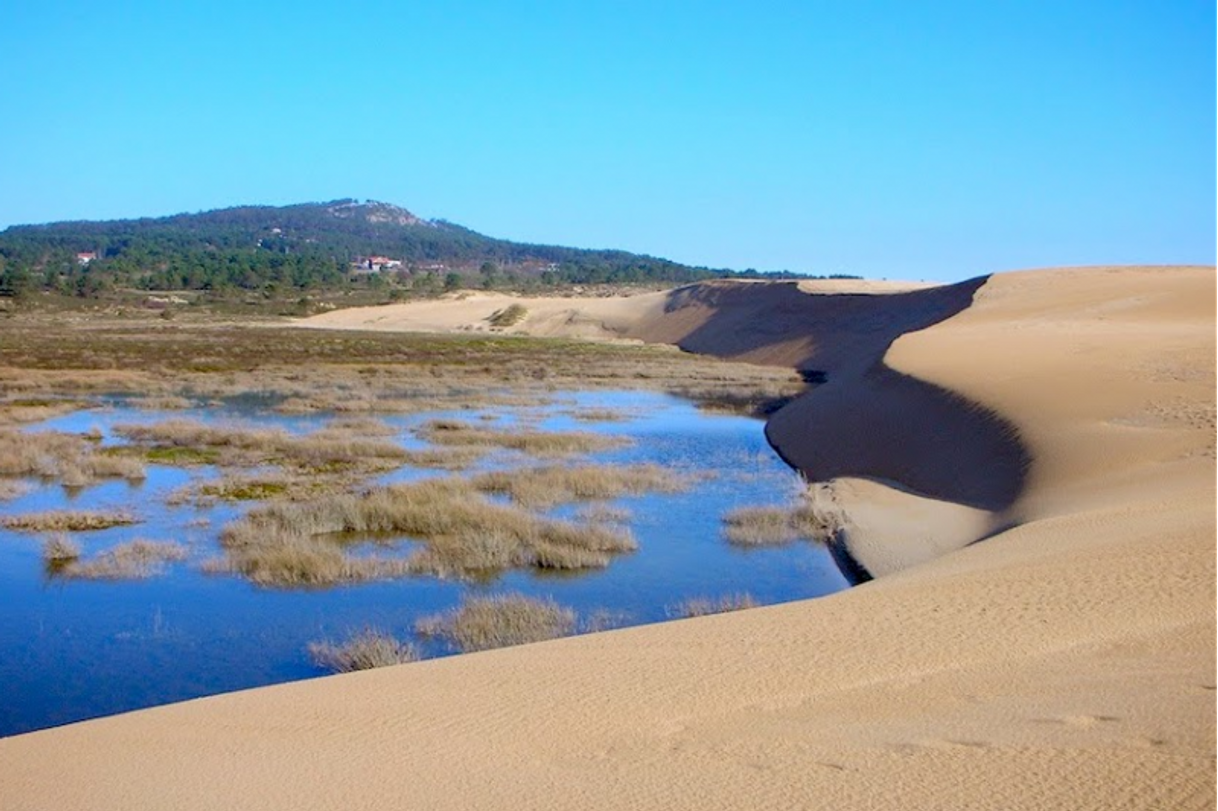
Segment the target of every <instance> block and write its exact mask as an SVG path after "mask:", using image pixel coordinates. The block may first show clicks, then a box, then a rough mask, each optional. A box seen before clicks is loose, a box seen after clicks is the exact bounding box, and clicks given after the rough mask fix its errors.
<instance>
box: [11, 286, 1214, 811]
mask: <svg viewBox="0 0 1218 811" xmlns="http://www.w3.org/2000/svg"><path fill="white" fill-rule="evenodd" d="M1214 303H1215V281H1214V270H1213V268H1163V269H1160V268H1092V269H1081V270H1053V271H1036V272H1025V273H1012V274H1001V275H998V276H994V277H991V278H988V279H980V280H976V281H974V282H970V283H965V284H963V285H956V286H951V287H944V288H934V289H928V290H922V291H907V292H898V293H893V294H891V295H884V296H862V295H860V296H851V295H850V294H841V293H840V292H835V293H833V294H816V293H809V292H807V291H804V290H800V289H799V288H798V287H796V286H794V285H778V286H770V287H766V286H739V285H737V286H732V285H711V286H709V287H701V288H695V289H688V290H685V291H681V292H679V293H678V294H676V295H674V296H669V297H659V298H656V299H654V300H647V301H646V302H645V303H644V302H641V301H640V302H634V303H633V304H630V305H628V306H627V305H623V304H621V303H620V302H619V303H617V304H616V305H613V306H618V307H622V313H621V314H620V315H619V316H616V318H619V319H620V320H612V318H611V317H610V316H604V317H602V316H601V315H600V314H599V313H598V314H596V316H595V317H593V318H591V321H592V322H593V323H595V322H597V321H602V322H604V323H605V324H606V325H608V326H607V331H608V332H611V333H613V334H615V335H622V336H626V337H637V338H640V339H643V338H646V339H651V340H658V339H663V340H667V341H670V342H673V343H678V344H680V345H682V346H685V347H687V348H690V349H697V350H698V351H706V352H712V353H715V354H722V355H727V356H733V357H745V358H749V359H752V360H755V361H758V362H772V363H787V364H790V365H795V366H798V367H800V368H802V369H804V370H806V371H808V372H809V373H811V372H816V373H817V375H818V376H819V377H823V378H824V380H825V381H826V382H825V383H824V385H822V386H820V387H819V388H817V389H815V390H813V391H812V392H810V393H809V394H807V395H805V396H804V397H803V398H801V399H800V400H798V401H796V402H795V403H793V404H792V405H791V406H788V408H787V409H786V410H784V411H783V412H780V413H779V414H778V415H777V416H776V417H775V418H774V420H773V421H772V422H771V424H770V426H769V435H770V437H771V440H772V441H773V442H774V443H775V445H776V446H777V447H778V448H779V450H780V451H781V452H782V453H783V455H784V456H785V457H786V458H788V459H789V460H791V461H792V462H793V463H795V464H797V465H799V466H800V467H801V468H802V469H804V470H805V471H806V472H807V473H808V474H809V476H810V477H811V478H813V479H816V480H819V481H823V482H824V483H825V485H824V486H825V487H826V488H828V490H829V491H830V492H831V493H832V494H833V495H834V497H836V498H838V499H839V501H840V503H841V504H842V506H844V507H845V508H846V510H847V512H848V513H849V514H850V515H852V516H853V517H854V520H853V526H852V527H851V528H850V535H851V537H850V539H849V543H850V548H851V550H852V551H853V552H854V553H855V554H856V555H857V556H858V557H859V559H860V560H862V561H863V562H864V564H865V565H868V566H869V568H872V569H873V571H876V572H877V573H880V574H881V575H882V576H880V577H879V578H878V579H876V580H874V581H873V582H870V583H867V584H865V585H862V586H859V587H857V588H855V589H852V590H850V591H848V592H844V593H841V594H837V595H834V596H831V597H827V598H822V599H819V600H815V601H809V602H801V603H792V604H788V605H783V606H774V607H769V608H763V609H756V610H751V611H747V612H740V613H736V614H730V615H721V616H713V617H704V618H699V619H695V620H687V621H681V622H674V623H669V624H665V625H659V626H650V627H643V628H634V629H626V630H622V631H615V632H611V633H606V634H601V635H596V636H590V637H581V638H576V639H568V640H559V641H556V642H549V643H542V644H539V645H533V646H527V647H523V648H517V649H509V650H501V651H491V652H488V653H482V654H475V655H470V656H465V657H460V658H458V659H447V660H442V661H433V662H425V663H421V664H415V665H407V666H403V667H398V668H391V669H386V670H381V671H374V672H369V673H363V674H353V675H347V676H338V677H334V678H329V679H320V680H315V681H310V682H304V683H297V684H290V685H283V686H278V687H272V688H266V689H262V690H255V691H249V692H245V693H239V694H233V695H228V696H220V697H215V698H209V699H202V700H198V701H192V702H187V703H185V704H179V705H174V706H169V707H163V708H158V709H153V710H147V711H143V712H138V713H133V714H130V715H125V716H119V717H115V718H108V719H101V720H97V721H90V722H86V723H82V724H76V725H72V726H69V727H65V728H62V729H58V730H49V731H45V732H38V733H33V734H29V735H23V736H18V737H16V738H10V739H5V740H0V798H3V800H4V802H3V807H4V808H6V809H9V808H12V809H69V808H98V809H102V808H107V809H111V808H157V809H159V808H184V809H190V808H200V809H204V808H207V809H211V808H251V809H262V808H266V809H272V808H276V809H282V808H292V809H297V808H306V809H308V808H399V807H424V808H516V807H520V808H623V807H644V808H690V809H707V808H712V809H713V808H723V809H729V808H731V809H735V808H773V809H780V808H781V809H788V808H811V807H826V808H880V809H932V808H933V809H939V808H993V809H1011V808H1020V809H1063V810H1064V809H1092V808H1093V809H1109V808H1138V809H1143V808H1144V809H1157V808H1172V809H1189V808H1213V807H1215V793H1214V791H1215V780H1214V776H1215V772H1214V755H1215V735H1214V732H1215V703H1214V696H1215V693H1214V689H1215V668H1214V663H1215V548H1214V542H1215V450H1214V436H1215V428H1214V426H1215V418H1214V413H1215V396H1214V395H1215V342H1214V338H1215V306H1214ZM568 306H570V305H569V304H568ZM581 306H582V305H581ZM576 309H578V308H576ZM610 309H611V307H610ZM742 313H748V315H742ZM339 315H340V314H333V316H334V317H335V318H337V317H338V316H339ZM348 317H350V316H348ZM606 319H608V320H606ZM575 321H576V322H578V321H579V317H578V316H577V318H576V319H575ZM331 326H333V324H331ZM903 522H909V523H911V525H912V529H911V530H910V531H907V532H902V531H900V530H901V528H902V523H903ZM980 536H986V537H985V539H984V540H982V541H980V542H977V543H969V542H970V541H972V540H974V539H975V538H977V537H980Z"/></svg>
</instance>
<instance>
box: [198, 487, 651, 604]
mask: <svg viewBox="0 0 1218 811" xmlns="http://www.w3.org/2000/svg"><path fill="white" fill-rule="evenodd" d="M361 539H371V540H373V541H375V542H378V543H380V544H381V545H382V546H385V545H388V546H391V547H392V546H397V545H399V544H400V541H402V540H404V539H411V540H414V541H416V542H421V543H423V544H424V546H423V548H421V549H418V550H417V551H416V552H414V554H412V555H411V556H410V557H408V558H401V557H390V558H382V557H377V556H367V557H356V556H354V555H352V554H350V553H349V547H351V546H352V541H353V540H354V541H358V540H361ZM220 542H221V545H222V546H223V548H224V550H225V555H226V563H225V564H223V565H222V564H219V563H213V564H211V565H210V569H211V570H212V571H217V570H221V569H224V568H227V570H229V571H233V572H238V573H241V574H243V575H244V576H246V577H248V578H249V579H250V580H252V581H254V582H255V583H259V584H263V585H280V586H292V585H322V584H331V583H338V582H344V581H358V580H367V579H376V578H382V577H398V576H404V575H407V574H429V575H434V576H438V577H484V576H486V575H488V574H493V573H497V572H499V571H503V570H505V569H509V568H521V567H536V568H552V569H582V568H595V567H603V566H606V565H607V564H608V563H609V560H610V557H611V555H613V554H619V553H622V552H627V551H630V550H632V549H634V548H635V547H636V543H635V541H634V539H633V538H632V537H630V535H629V534H628V533H626V532H624V531H622V530H619V529H611V528H608V527H599V526H587V525H580V524H574V523H571V522H567V521H556V520H552V519H547V518H541V517H538V516H534V515H532V514H530V513H528V512H526V511H524V510H522V509H520V508H518V507H513V506H509V505H501V504H492V503H490V502H489V501H487V500H486V499H485V498H483V497H482V496H480V495H479V494H478V492H477V490H475V489H474V488H473V487H472V486H471V485H470V484H469V483H468V482H465V481H462V480H460V479H432V480H427V481H422V482H416V483H413V484H401V485H393V486H390V487H382V488H376V489H373V490H370V491H367V492H365V493H363V494H360V495H354V494H341V495H332V496H326V497H320V498H317V499H313V500H310V501H307V502H290V503H289V502H278V503H271V504H267V505H264V506H261V507H258V508H255V509H254V510H251V511H250V512H249V513H248V514H247V515H246V516H244V517H243V518H241V519H238V520H237V521H234V522H232V523H230V524H228V525H227V526H226V527H224V529H223V531H222V532H221V535H220Z"/></svg>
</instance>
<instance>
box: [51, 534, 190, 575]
mask: <svg viewBox="0 0 1218 811" xmlns="http://www.w3.org/2000/svg"><path fill="white" fill-rule="evenodd" d="M187 556H188V553H187V550H186V547H184V546H182V545H181V544H179V543H174V542H172V541H150V540H147V539H144V538H136V539H135V540H131V541H127V542H125V543H120V544H116V545H115V546H112V547H110V548H109V549H107V550H105V551H104V552H99V553H98V554H97V555H95V556H93V557H92V558H83V557H82V556H81V551H80V547H79V546H78V545H77V544H76V542H75V541H73V540H72V539H71V538H69V537H68V536H67V535H63V534H56V535H52V536H51V537H50V538H48V539H47V540H46V541H45V542H44V543H43V547H42V558H43V564H44V566H45V568H46V571H47V573H48V574H50V575H53V576H56V577H64V578H72V579H78V580H142V579H145V578H149V577H152V576H154V575H157V574H160V573H161V572H162V571H164V568H165V564H167V563H171V562H174V561H180V560H185V559H186V558H187Z"/></svg>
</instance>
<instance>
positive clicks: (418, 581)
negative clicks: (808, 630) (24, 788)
mask: <svg viewBox="0 0 1218 811" xmlns="http://www.w3.org/2000/svg"><path fill="white" fill-rule="evenodd" d="M332 417H333V415H330V414H311V415H305V416H284V415H280V414H276V413H274V412H272V411H270V410H266V409H264V408H261V407H260V406H259V405H257V404H254V405H251V404H249V403H245V404H240V405H231V406H223V407H208V408H199V409H187V410H182V411H172V412H149V411H142V410H137V409H134V408H132V407H130V404H127V403H124V402H122V401H113V402H111V403H110V404H109V405H107V406H106V407H103V408H99V409H89V410H83V411H79V412H76V413H73V414H70V415H67V416H64V417H59V418H56V419H52V420H48V421H46V422H44V423H40V424H37V425H33V426H29V427H28V428H26V429H25V430H28V431H43V430H50V429H54V430H58V431H65V432H80V433H83V432H94V433H95V434H97V433H100V436H101V444H102V446H103V447H106V446H111V445H118V444H123V442H124V441H125V440H123V439H122V438H121V437H119V436H117V435H115V434H114V433H113V428H114V426H116V425H121V424H130V423H151V422H158V421H161V420H165V419H183V418H185V419H194V420H199V421H206V422H217V423H222V422H231V421H233V420H234V419H239V420H240V421H241V422H242V423H243V424H245V425H253V426H257V427H262V428H268V427H273V428H280V429H283V430H285V431H289V432H292V433H296V434H299V433H303V432H308V431H314V430H317V429H318V428H321V427H323V426H324V425H326V424H327V423H328V422H329V421H330V420H331V418H332ZM437 417H444V418H451V417H457V418H460V419H465V420H471V421H480V422H483V423H485V424H487V425H490V426H494V427H497V428H505V427H506V428H511V427H512V426H513V425H517V424H519V425H527V426H529V427H530V428H531V429H536V430H547V431H571V430H580V431H592V432H598V433H604V434H609V435H615V436H623V437H627V438H629V439H630V440H631V442H630V444H629V445H627V446H625V447H622V448H619V449H615V450H610V451H603V452H598V453H591V454H585V455H583V456H580V457H578V458H577V459H575V460H572V461H576V462H579V463H593V464H636V463H653V464H658V465H661V466H663V467H666V468H670V469H672V470H674V471H676V472H678V473H685V474H694V475H693V476H692V477H691V478H692V479H693V483H692V485H691V486H690V487H689V488H688V489H687V490H685V491H683V492H679V493H671V494H648V495H642V496H629V497H624V498H618V499H614V500H612V501H610V502H606V503H607V504H609V505H611V506H613V507H620V508H625V509H626V510H629V513H630V516H631V517H630V519H629V521H628V526H629V528H630V530H631V532H632V533H633V535H634V537H635V538H636V539H637V540H638V545H639V546H638V549H637V551H634V552H631V553H627V554H623V555H618V556H615V557H614V558H613V559H612V561H611V562H610V563H609V565H608V566H607V567H606V568H604V569H595V570H589V571H580V572H578V573H572V572H564V573H561V574H555V573H547V572H545V571H541V570H511V571H507V572H505V573H503V574H501V575H499V576H498V577H496V578H494V579H493V580H490V581H489V582H465V581H459V580H441V579H436V578H433V577H424V576H416V577H409V578H403V579H394V580H384V581H374V582H367V583H359V584H350V585H341V586H336V587H330V588H313V589H284V588H266V587H260V586H256V585H253V584H251V583H250V582H248V581H247V580H245V579H243V578H241V577H240V576H238V575H234V574H206V573H204V572H203V571H201V570H200V567H199V564H200V562H201V561H203V560H205V559H207V558H214V557H215V556H216V555H217V553H218V549H219V546H218V537H219V534H220V531H221V528H222V527H223V526H224V524H225V523H227V522H229V521H232V520H234V519H236V518H238V517H240V516H241V515H242V514H243V513H244V512H246V511H248V510H249V509H251V508H252V507H254V506H255V503H252V502H245V503H228V502H220V503H218V504H215V505H213V506H204V507H201V506H197V505H191V504H179V505H177V506H171V505H170V504H167V503H166V498H167V496H169V494H170V493H173V492H174V491H176V490H179V489H180V488H182V487H184V486H186V485H188V484H191V483H198V482H201V481H206V480H210V479H216V478H218V477H219V476H220V475H221V474H220V472H219V471H218V470H217V469H216V468H213V467H196V468H186V469H183V468H176V467H168V466H161V465H155V464H150V465H148V468H147V473H148V476H147V479H146V480H144V481H142V482H138V483H127V482H125V481H113V480H108V481H104V482H102V483H100V484H96V485H94V486H90V487H86V488H83V489H79V490H75V489H67V488H64V487H63V486H61V485H60V484H58V483H53V484H48V483H45V482H40V481H39V480H37V479H29V480H27V482H28V483H29V485H30V489H29V490H28V491H27V492H25V493H24V494H22V495H20V496H19V497H17V498H13V499H10V500H9V501H7V502H0V515H15V514H21V513H30V512H39V511H44V510H52V509H73V510H87V509H94V510H96V509H120V508H121V509H127V510H130V511H133V512H135V513H136V514H137V515H138V516H139V518H141V519H142V522H141V523H139V524H137V525H135V526H123V527H114V528H111V529H105V530H99V531H91V532H78V533H73V539H74V540H76V541H77V542H78V543H79V544H80V545H81V546H82V547H83V549H84V551H85V553H86V554H87V555H93V554H95V553H97V552H99V551H103V550H105V549H107V548H109V547H111V546H113V545H114V544H116V543H119V542H123V541H127V540H131V539H133V538H153V539H157V540H173V541H177V542H179V543H182V544H184V545H186V546H187V547H188V549H189V558H188V559H187V560H186V561H183V562H178V563H172V564H170V565H169V567H168V569H167V570H166V572H165V573H164V574H161V575H159V576H154V577H152V578H150V579H147V580H119V581H94V580H77V579H63V578H58V577H52V576H49V575H48V574H47V573H46V569H45V568H44V564H43V560H42V539H43V538H44V537H45V533H28V532H17V531H12V530H8V529H4V528H0V697H2V698H0V735H12V734H16V733H20V732H27V731H30V730H35V729H41V728H44V727H50V726H55V725H59V724H64V723H68V722H71V721H78V720H82V719H86V718H93V717H97V716H103V715H110V714H113V713H118V712H124V711H127V710H133V709H137V708H142V707H149V706H154V705H158V704H165V703H168V702H172V701H180V700H183V699H189V698H195V697H199V696H206V695H212V694H215V693H222V692H228V691H231V690H239V689H243V688H249V687H257V686H261V685H267V684H274V683H278V682H285V681H292V680H296V679H304V678H310V677H315V676H320V675H323V674H324V673H325V672H326V671H323V670H322V669H321V668H319V667H317V666H316V665H314V664H313V663H312V662H311V661H310V658H309V656H308V653H307V651H306V648H307V646H308V644H309V643H310V642H314V641H319V640H322V639H329V640H334V641H341V640H342V639H343V638H345V637H346V636H347V635H349V634H350V633H352V632H356V631H359V630H361V629H364V628H377V629H381V630H384V631H387V632H391V633H394V634H396V635H397V636H398V637H399V638H401V639H408V640H411V641H413V642H414V643H415V644H416V645H418V647H419V648H420V649H421V650H422V652H423V653H424V654H425V655H426V656H429V657H430V656H443V655H450V654H451V651H449V650H447V649H446V648H445V647H444V646H443V644H442V643H440V642H438V641H435V640H425V639H420V638H418V637H416V636H415V635H414V634H413V628H414V623H415V621H416V620H418V619H419V618H420V617H423V616H426V615H431V614H435V613H437V612H441V611H444V610H447V609H451V608H454V607H455V606H457V605H458V604H460V602H461V601H462V599H463V598H464V597H468V596H474V595H477V596H486V595H494V594H501V593H508V592H515V593H522V594H525V595H529V596H534V597H543V598H551V599H553V600H554V601H555V602H557V603H559V604H561V605H563V606H567V607H570V608H572V609H574V610H575V611H577V612H578V613H579V615H580V617H581V618H583V619H585V620H588V619H590V618H593V617H601V618H608V624H610V625H612V626H615V627H616V626H623V625H638V624H643V623H650V622H657V621H662V620H665V619H669V618H671V617H672V616H673V612H674V607H675V606H677V605H678V604H680V603H681V602H683V601H685V600H688V599H693V598H712V599H718V598H720V597H724V596H728V595H733V594H741V593H747V594H749V595H751V597H752V598H753V599H754V600H755V601H756V602H757V603H759V604H770V603H777V602H784V601H789V600H796V599H804V598H808V597H816V596H820V595H824V594H828V593H831V592H834V591H838V590H840V589H843V588H845V587H846V585H847V583H846V580H845V579H844V578H843V577H842V575H841V573H840V572H839V571H838V569H837V567H836V566H835V564H834V562H833V559H832V557H831V555H830V554H829V552H828V551H827V550H826V549H825V548H823V547H821V546H818V545H815V544H811V543H807V542H797V543H794V544H790V545H787V546H783V547H775V548H756V549H741V548H737V547H733V546H730V545H729V544H728V543H727V542H726V541H725V540H724V537H723V526H722V516H723V515H724V514H725V513H726V512H728V511H729V510H732V509H734V508H737V507H742V506H754V505H788V504H792V503H794V501H795V500H796V499H797V497H798V492H799V489H800V481H799V479H798V477H797V476H796V475H795V474H794V473H792V472H791V471H790V470H789V469H788V468H787V467H786V466H785V465H784V464H783V463H782V462H781V461H780V460H779V459H778V458H777V457H776V456H775V454H774V453H773V452H772V451H771V450H770V448H769V447H768V446H767V444H766V442H765V439H764V436H763V434H762V423H761V422H760V421H758V420H754V419H749V418H745V417H738V416H725V415H717V414H706V413H703V412H700V411H699V410H697V409H696V408H695V407H694V406H693V405H692V404H690V403H688V402H686V401H684V400H681V399H678V398H675V397H671V396H667V395H661V394H655V393H640V392H610V393H605V392H596V393H559V394H555V395H554V396H553V397H552V398H551V401H550V402H549V403H548V404H547V405H545V406H537V407H517V408H505V407H493V408H485V409H472V410H468V411H463V412H443V413H428V414H412V415H409V416H386V417H383V419H384V421H385V422H387V423H388V424H389V425H391V426H393V428H394V429H395V430H396V431H397V434H396V436H394V437H391V439H392V440H394V441H396V442H398V443H399V444H401V445H402V446H403V447H409V448H421V447H425V443H423V442H421V441H420V440H419V439H418V438H417V437H416V436H415V435H414V434H413V429H414V428H417V427H418V426H419V425H421V424H422V423H423V422H425V421H427V420H431V419H435V418H437ZM536 464H539V462H538V461H537V460H534V459H530V458H528V457H525V456H522V455H521V454H518V453H514V452H508V451H497V452H494V453H491V454H490V455H489V456H487V457H486V458H485V459H484V460H483V461H482V462H480V463H478V464H477V465H475V466H474V467H473V468H471V470H470V471H466V472H464V473H461V474H450V473H446V472H444V471H436V470H424V469H415V468H410V467H402V468H399V469H396V470H393V471H391V472H389V473H384V474H380V475H378V476H375V477H373V478H371V479H369V482H370V483H372V484H378V483H381V484H383V483H391V482H398V481H409V480H412V479H416V478H421V477H428V476H446V475H465V476H468V475H471V474H472V473H477V472H480V471H484V470H494V469H505V468H507V469H510V468H513V467H520V466H532V465H536ZM575 509H576V508H573V507H571V506H569V505H568V506H565V507H560V508H556V509H554V510H550V511H548V513H547V514H549V515H553V516H558V517H564V516H569V515H572V514H573V513H574V512H575ZM602 621H603V620H602Z"/></svg>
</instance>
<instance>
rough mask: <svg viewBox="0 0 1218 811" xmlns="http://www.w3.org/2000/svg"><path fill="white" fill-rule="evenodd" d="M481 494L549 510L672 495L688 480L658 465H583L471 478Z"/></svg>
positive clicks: (491, 473) (508, 472) (505, 472)
mask: <svg viewBox="0 0 1218 811" xmlns="http://www.w3.org/2000/svg"><path fill="white" fill-rule="evenodd" d="M473 486H474V487H476V488H477V489H479V490H481V491H483V492H484V493H496V494H500V495H505V496H507V497H508V498H510V499H511V500H512V501H514V502H516V503H517V504H521V505H523V506H526V507H553V506H554V505H556V504H566V503H570V502H573V501H595V500H603V499H611V498H617V497H619V496H623V495H640V494H642V493H676V492H680V491H682V490H684V489H686V488H687V487H688V486H689V480H688V479H687V478H685V477H682V476H679V475H678V474H676V473H674V472H673V471H671V470H668V469H666V468H662V467H660V466H659V465H650V464H645V465H630V466H615V465H585V466H581V467H540V468H531V469H525V470H504V471H493V472H490V473H484V474H482V475H479V476H475V477H474V479H473Z"/></svg>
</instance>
